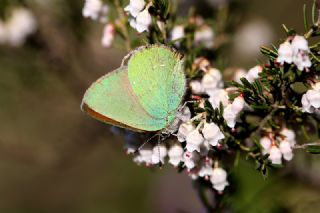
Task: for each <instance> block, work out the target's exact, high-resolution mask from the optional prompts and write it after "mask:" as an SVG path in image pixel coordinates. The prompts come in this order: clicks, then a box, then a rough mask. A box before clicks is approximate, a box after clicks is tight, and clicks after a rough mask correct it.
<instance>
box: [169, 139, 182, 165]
mask: <svg viewBox="0 0 320 213" xmlns="http://www.w3.org/2000/svg"><path fill="white" fill-rule="evenodd" d="M183 153H184V151H183V148H182V146H181V144H179V143H175V144H173V145H172V146H171V147H170V148H169V150H168V156H169V163H170V164H171V165H173V166H174V167H176V166H178V165H179V163H180V162H182V161H183Z"/></svg>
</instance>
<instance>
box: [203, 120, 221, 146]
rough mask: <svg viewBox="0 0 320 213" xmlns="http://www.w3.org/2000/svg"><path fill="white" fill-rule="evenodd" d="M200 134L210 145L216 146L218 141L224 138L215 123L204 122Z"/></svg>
mask: <svg viewBox="0 0 320 213" xmlns="http://www.w3.org/2000/svg"><path fill="white" fill-rule="evenodd" d="M202 134H203V136H204V138H205V139H206V140H207V141H208V142H209V144H210V145H212V146H216V145H217V144H218V142H219V141H220V140H221V139H223V138H224V135H223V133H222V132H221V130H220V128H219V127H218V126H217V125H216V124H215V123H205V124H204V126H203V129H202Z"/></svg>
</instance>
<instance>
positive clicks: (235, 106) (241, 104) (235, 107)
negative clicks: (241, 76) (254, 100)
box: [231, 95, 245, 114]
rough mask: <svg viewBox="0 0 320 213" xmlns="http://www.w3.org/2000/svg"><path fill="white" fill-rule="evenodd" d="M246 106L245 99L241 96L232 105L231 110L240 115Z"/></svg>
mask: <svg viewBox="0 0 320 213" xmlns="http://www.w3.org/2000/svg"><path fill="white" fill-rule="evenodd" d="M244 104H245V101H244V98H243V97H242V96H241V95H240V96H238V97H236V98H235V99H234V100H233V102H232V104H231V108H232V110H233V112H234V113H236V114H238V113H240V112H241V111H242V109H243V107H244Z"/></svg>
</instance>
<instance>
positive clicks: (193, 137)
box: [186, 129, 204, 152]
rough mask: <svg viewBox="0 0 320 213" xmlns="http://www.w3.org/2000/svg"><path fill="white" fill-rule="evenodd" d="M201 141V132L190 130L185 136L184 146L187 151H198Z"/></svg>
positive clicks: (202, 139)
mask: <svg viewBox="0 0 320 213" xmlns="http://www.w3.org/2000/svg"><path fill="white" fill-rule="evenodd" d="M203 141H204V138H203V137H202V135H201V133H200V132H199V130H197V129H195V130H193V131H192V132H190V133H189V134H188V135H187V137H186V142H187V146H186V148H187V150H188V151H189V152H193V151H198V152H200V146H201V144H202V143H203Z"/></svg>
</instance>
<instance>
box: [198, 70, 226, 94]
mask: <svg viewBox="0 0 320 213" xmlns="http://www.w3.org/2000/svg"><path fill="white" fill-rule="evenodd" d="M221 79H222V75H221V72H220V71H219V70H218V69H215V68H210V69H209V70H208V71H207V72H206V74H205V75H204V76H203V78H202V81H201V84H202V87H203V88H204V90H205V91H206V92H207V93H208V94H210V93H211V91H212V90H214V89H216V88H217V87H218V86H219V84H221Z"/></svg>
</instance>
